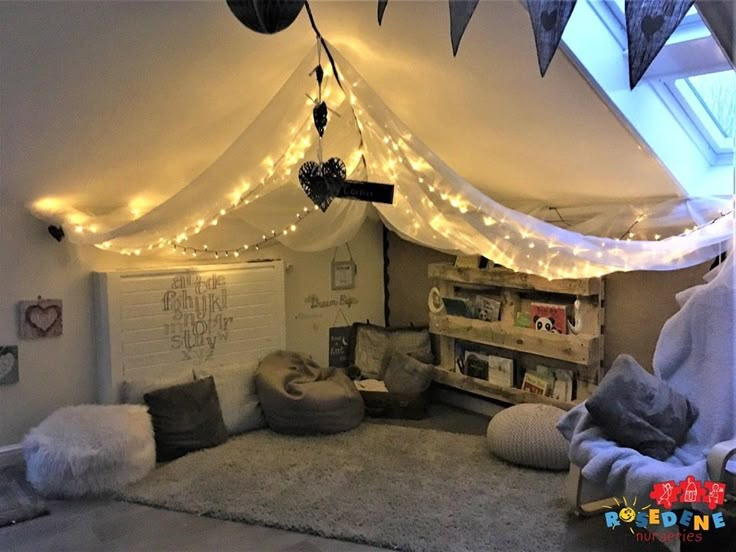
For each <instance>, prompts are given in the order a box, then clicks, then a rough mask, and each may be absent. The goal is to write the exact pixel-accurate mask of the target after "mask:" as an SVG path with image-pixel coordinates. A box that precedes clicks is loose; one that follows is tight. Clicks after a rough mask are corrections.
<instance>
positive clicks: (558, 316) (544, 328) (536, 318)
mask: <svg viewBox="0 0 736 552" xmlns="http://www.w3.org/2000/svg"><path fill="white" fill-rule="evenodd" d="M567 311H568V307H567V305H559V304H555V303H532V304H531V312H530V313H529V314H530V315H531V318H532V328H534V329H536V330H537V331H540V332H551V333H558V334H566V333H567Z"/></svg>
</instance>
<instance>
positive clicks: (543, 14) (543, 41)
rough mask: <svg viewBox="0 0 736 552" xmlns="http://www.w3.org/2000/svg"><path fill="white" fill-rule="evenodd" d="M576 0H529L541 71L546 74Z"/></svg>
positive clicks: (530, 16)
mask: <svg viewBox="0 0 736 552" xmlns="http://www.w3.org/2000/svg"><path fill="white" fill-rule="evenodd" d="M575 1H576V0H528V1H527V7H528V8H529V18H530V19H531V21H532V30H533V31H534V42H535V43H536V45H537V61H538V63H539V72H540V73H541V74H542V76H544V74H545V73H546V72H547V68H548V67H549V64H550V62H551V61H552V58H553V57H554V55H555V52H556V51H557V48H558V47H559V45H560V39H562V33H563V32H564V30H565V27H566V26H567V22H568V21H569V20H570V16H571V15H572V10H573V8H574V7H575Z"/></svg>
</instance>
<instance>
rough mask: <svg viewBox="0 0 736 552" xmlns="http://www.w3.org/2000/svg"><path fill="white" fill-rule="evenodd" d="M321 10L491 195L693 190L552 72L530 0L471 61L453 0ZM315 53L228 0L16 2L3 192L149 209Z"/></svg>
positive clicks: (585, 196) (488, 7)
mask: <svg viewBox="0 0 736 552" xmlns="http://www.w3.org/2000/svg"><path fill="white" fill-rule="evenodd" d="M312 7H313V11H314V14H315V17H316V19H317V23H318V25H319V27H320V30H321V31H322V33H323V35H324V36H325V37H326V38H327V39H328V40H329V41H331V42H332V43H333V44H334V45H335V46H336V47H337V48H338V49H339V50H340V51H341V52H342V53H343V55H345V56H346V57H347V58H348V59H349V60H350V61H351V62H352V63H353V65H354V66H355V67H356V68H357V70H358V71H360V72H361V73H362V74H363V76H364V77H365V78H366V79H367V81H368V82H369V83H370V84H371V86H372V87H373V88H374V89H375V90H377V91H378V92H379V93H380V94H381V95H382V97H383V99H384V101H385V102H386V103H387V104H388V105H389V106H391V107H392V109H393V110H394V111H395V113H396V114H397V115H399V117H401V118H402V119H403V120H404V121H405V122H406V123H407V124H408V126H409V127H410V128H412V129H413V130H414V132H415V134H416V135H417V136H419V137H420V138H421V139H422V140H424V141H425V142H426V143H427V144H428V145H429V146H430V147H431V148H432V149H434V151H435V152H436V153H437V154H438V155H439V156H440V157H442V158H443V159H444V160H445V161H446V162H447V163H448V164H449V165H450V166H452V167H453V168H455V170H456V171H457V172H458V173H460V174H461V175H462V176H464V177H465V178H466V179H468V180H469V181H471V182H472V183H474V184H475V185H477V186H478V187H480V188H482V189H483V190H484V191H486V192H487V193H488V194H489V195H491V196H492V197H494V198H496V199H499V200H502V201H510V200H529V199H532V200H541V201H545V202H547V203H549V204H554V205H563V204H585V203H590V202H599V201H612V200H618V199H628V198H632V197H655V196H673V195H676V194H677V193H678V192H677V190H678V188H677V186H676V185H675V183H674V182H673V181H672V179H671V177H670V176H669V174H668V173H667V171H666V170H665V169H664V168H663V167H662V166H661V165H660V164H659V162H658V161H657V160H656V159H655V158H654V157H653V156H652V155H651V154H650V153H648V152H647V151H646V150H642V149H641V148H640V147H639V144H638V143H637V140H636V139H635V138H634V137H633V136H632V135H631V134H630V133H629V132H628V131H627V130H626V128H625V127H624V126H623V125H622V124H621V122H620V121H619V120H618V119H617V118H616V116H615V115H613V114H612V113H611V112H610V111H609V109H608V107H607V106H606V105H605V104H604V102H603V101H602V100H601V99H600V98H599V97H598V95H597V94H596V93H595V91H594V90H593V89H592V88H591V87H590V86H589V84H588V83H587V82H586V81H585V79H584V78H583V77H582V76H581V75H580V74H579V73H578V72H577V70H576V69H575V67H574V66H573V65H572V64H571V63H570V61H569V60H568V59H567V58H566V57H565V56H564V54H563V53H562V52H558V54H557V56H556V57H555V59H554V60H553V62H552V65H551V67H550V69H549V71H548V73H547V76H546V77H545V78H544V79H541V78H540V76H539V71H538V68H537V64H536V54H535V50H534V40H533V37H532V34H531V27H530V24H529V21H528V15H527V13H526V11H525V10H524V8H523V7H522V5H521V4H520V3H519V2H517V1H515V0H514V1H511V0H509V1H494V2H482V3H481V4H480V5H479V7H478V8H477V10H476V14H475V17H474V18H473V20H472V21H471V22H470V25H469V27H468V30H467V32H466V34H465V37H464V39H463V42H462V44H461V46H460V52H459V54H458V57H457V58H453V57H452V53H451V48H450V42H449V33H448V26H449V13H448V8H447V3H446V2H444V1H443V2H399V1H397V0H391V1H390V2H389V6H388V9H387V11H386V15H385V18H384V23H383V27H379V26H378V24H377V22H376V2H375V1H355V2H335V1H326V2H317V1H313V2H312ZM313 44H314V36H313V33H312V31H311V28H310V27H309V24H308V21H307V16H306V13H304V12H303V13H302V14H301V15H300V16H299V19H298V20H297V21H296V22H295V23H294V25H292V27H290V28H289V29H287V30H286V31H284V32H282V33H279V34H277V35H273V36H266V35H259V34H256V33H253V32H251V31H249V30H248V29H246V28H245V27H243V26H242V25H241V24H240V23H239V22H238V21H237V20H236V19H235V17H233V16H232V15H231V13H230V11H229V9H228V8H227V6H226V5H225V3H224V1H223V2H207V3H203V2H189V3H185V2H161V3H149V2H145V3H135V2H121V3H26V2H21V3H17V4H12V3H2V4H0V131H1V132H0V140H1V141H0V155H1V156H2V157H1V158H0V178H1V180H0V186H2V188H1V190H2V192H3V200H5V201H16V202H19V203H26V202H29V201H31V200H33V199H36V198H39V197H41V196H54V197H59V198H63V199H68V200H69V201H72V202H74V203H75V204H76V205H78V206H87V207H88V208H89V209H90V210H93V211H95V212H98V213H99V212H103V211H104V210H106V209H108V208H112V207H115V206H120V205H121V204H126V203H129V202H131V201H133V202H135V201H136V200H138V201H139V203H140V207H141V208H142V209H144V210H145V209H147V207H148V205H149V204H150V203H151V202H156V201H157V200H158V199H161V198H164V197H167V196H168V195H170V194H171V193H172V192H174V191H176V190H178V189H179V188H181V187H182V186H183V185H185V184H186V183H188V182H189V181H190V180H191V179H192V178H194V177H195V176H196V175H197V174H198V173H199V172H200V171H202V170H203V169H204V168H205V167H206V166H207V165H208V164H209V163H210V162H211V161H212V160H214V159H215V158H216V157H217V156H218V155H219V153H220V152H221V151H222V150H223V149H224V148H225V147H226V146H227V145H228V144H229V143H230V142H231V141H232V140H233V139H234V138H235V137H236V136H237V135H238V134H239V132H240V131H241V130H242V129H244V128H245V127H246V126H247V125H248V124H249V122H250V121H251V120H252V119H253V118H254V117H255V116H256V115H257V114H258V112H259V111H260V109H261V108H262V107H263V106H264V105H265V104H266V102H267V101H268V99H269V98H270V97H271V95H272V94H273V93H274V92H275V91H276V90H277V89H278V88H279V87H280V85H281V84H282V83H283V81H284V80H285V79H286V78H287V77H288V75H290V74H291V72H292V71H293V70H294V68H295V67H296V65H297V64H298V62H299V61H300V60H301V59H302V58H303V56H304V55H305V54H306V52H307V50H308V49H309V48H310V47H311V46H312V45H313ZM305 92H306V91H305Z"/></svg>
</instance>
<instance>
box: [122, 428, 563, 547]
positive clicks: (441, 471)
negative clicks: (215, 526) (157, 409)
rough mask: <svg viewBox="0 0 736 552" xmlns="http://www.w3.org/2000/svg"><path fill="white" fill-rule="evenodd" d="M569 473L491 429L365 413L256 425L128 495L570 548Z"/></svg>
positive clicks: (363, 529)
mask: <svg viewBox="0 0 736 552" xmlns="http://www.w3.org/2000/svg"><path fill="white" fill-rule="evenodd" d="M563 486H564V474H559V473H549V472H541V471H534V470H528V469H523V468H517V467H513V466H510V465H508V464H505V463H503V462H501V461H499V460H496V459H494V458H493V457H491V456H490V455H489V453H488V450H487V449H486V444H485V439H484V438H482V437H480V436H474V435H461V434H456V433H448V432H442V431H433V430H426V429H416V428H409V427H400V426H388V425H381V424H363V425H361V426H360V427H358V428H357V429H355V430H353V431H350V432H348V433H343V434H339V435H331V436H319V437H289V436H283V435H278V434H275V433H273V432H271V431H269V430H263V431H256V432H252V433H248V434H245V435H243V436H240V437H237V438H234V439H231V440H230V441H229V442H228V443H226V444H224V445H221V446H219V447H216V448H214V449H209V450H205V451H200V452H196V453H193V454H190V455H188V456H186V457H184V458H181V459H179V460H177V461H174V462H172V463H170V464H168V465H165V466H162V467H160V468H158V469H156V470H155V471H154V472H153V473H152V474H150V475H149V476H148V477H146V478H145V479H144V480H142V481H140V482H138V483H136V484H134V485H132V486H131V487H129V488H128V489H127V490H126V491H125V492H124V493H122V496H121V497H120V498H122V499H123V500H128V501H131V502H138V503H141V504H147V505H151V506H158V507H161V508H167V509H172V510H179V511H184V512H191V513H195V514H199V515H206V516H212V517H216V518H221V519H230V520H236V521H245V522H250V523H256V524H261V525H267V526H272V527H279V528H283V529H291V530H296V531H300V532H305V533H312V534H316V535H320V536H325V537H332V538H337V539H343V540H348V541H354V542H361V543H366V544H372V545H376V546H383V547H387V548H395V549H399V550H407V551H412V552H413V551H417V552H418V551H428V552H434V551H437V552H466V551H468V552H469V551H473V552H476V551H481V550H482V551H504V552H505V551H509V550H514V551H516V552H525V551H536V550H540V549H545V550H562V549H564V548H565V546H564V541H565V532H566V523H567V519H568V516H567V510H566V507H565V504H564V500H563V498H562V497H563V496H564V495H563Z"/></svg>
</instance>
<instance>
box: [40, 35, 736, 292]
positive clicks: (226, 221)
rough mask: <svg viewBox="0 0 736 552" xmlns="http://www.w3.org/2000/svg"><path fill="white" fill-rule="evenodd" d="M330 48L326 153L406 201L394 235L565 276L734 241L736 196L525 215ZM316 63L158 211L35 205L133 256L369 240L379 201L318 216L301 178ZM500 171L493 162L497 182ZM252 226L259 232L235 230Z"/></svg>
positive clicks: (629, 266)
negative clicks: (455, 163) (363, 235)
mask: <svg viewBox="0 0 736 552" xmlns="http://www.w3.org/2000/svg"><path fill="white" fill-rule="evenodd" d="M330 49H331V51H332V53H333V55H334V57H335V59H336V63H337V68H338V71H339V73H340V77H341V81H342V85H343V89H342V90H341V89H340V88H339V87H338V86H337V83H336V82H335V78H334V76H333V75H332V72H331V70H330V68H329V67H328V66H325V73H326V79H325V83H326V88H325V92H324V94H323V98H324V99H325V101H326V102H327V104H328V106H329V107H330V108H331V109H332V110H334V112H335V114H330V117H329V124H328V126H327V129H326V131H325V138H324V141H323V150H324V157H325V159H326V158H329V157H339V158H341V159H343V160H344V161H345V163H346V165H347V168H348V173H349V175H350V177H351V178H354V179H364V178H367V179H368V180H370V181H376V182H386V183H392V184H394V185H395V198H394V204H393V205H382V204H376V205H375V208H376V209H377V210H378V213H379V214H380V217H381V218H382V219H383V221H384V223H385V224H386V225H387V226H388V227H389V228H391V229H392V230H394V231H395V232H397V233H398V234H400V235H401V236H402V237H404V238H406V239H408V240H411V241H414V242H416V243H419V244H422V245H425V246H428V247H432V248H435V249H439V250H443V251H448V252H461V253H464V254H480V255H484V256H486V257H488V258H489V259H492V260H493V261H494V262H496V263H499V264H501V265H504V266H506V267H508V268H511V269H514V270H518V271H521V272H528V273H532V274H538V275H541V276H544V277H548V278H566V277H589V276H599V275H603V274H606V273H610V272H614V271H621V270H670V269H676V268H683V267H687V266H691V265H694V264H698V263H701V262H704V261H706V260H708V259H711V258H713V257H715V256H716V255H718V254H719V253H720V252H722V251H723V250H724V248H725V247H726V246H727V244H728V242H729V241H730V240H732V239H733V236H734V229H735V225H734V217H733V215H732V213H733V199H732V198H731V197H717V198H692V199H678V198H670V199H667V200H664V201H658V202H648V203H641V204H629V203H627V202H626V200H625V198H622V202H621V203H620V204H615V205H607V206H602V207H601V208H598V209H590V210H588V212H583V211H582V210H581V209H579V208H576V209H567V210H566V209H564V208H561V207H560V208H558V207H554V208H551V207H549V206H527V207H526V208H525V209H524V210H526V211H527V213H525V212H522V211H520V210H513V209H511V208H509V207H506V206H504V205H501V204H500V203H498V202H496V201H494V200H493V199H492V198H490V197H488V196H486V195H485V194H484V193H482V192H481V191H480V190H478V189H477V188H476V187H474V186H473V185H472V184H470V183H469V182H467V181H465V180H464V179H463V178H462V177H461V176H460V175H458V174H456V173H455V172H454V171H453V170H452V169H451V168H450V167H448V166H447V165H446V164H445V163H444V162H443V161H442V160H441V159H439V158H438V157H437V156H436V155H435V154H434V153H433V152H432V151H431V150H430V149H429V148H428V147H427V146H425V145H424V144H423V143H422V142H421V141H420V140H419V139H418V138H417V137H416V136H414V135H413V134H412V133H411V132H410V130H409V129H407V128H406V127H405V126H404V124H403V123H402V122H401V121H400V120H399V119H398V118H397V117H396V116H395V115H394V114H393V113H392V112H391V110H390V109H389V108H388V107H387V106H386V105H385V104H384V103H383V102H382V101H381V99H380V97H379V96H378V95H377V94H376V93H375V92H374V91H373V90H372V89H371V88H370V87H369V86H368V84H367V83H366V82H365V81H364V80H363V79H362V78H361V76H360V75H359V74H358V73H357V72H356V71H355V70H354V69H353V67H352V66H351V65H350V64H349V63H348V62H347V61H346V60H345V59H344V58H343V57H342V56H341V55H340V54H339V52H337V50H336V49H335V48H334V47H333V46H331V47H330ZM316 64H317V52H316V50H315V51H312V52H310V54H309V55H307V57H306V58H305V59H304V61H303V62H302V63H301V64H300V65H299V67H298V68H297V69H296V71H295V72H294V73H293V75H292V76H291V77H290V78H289V79H288V80H287V82H286V83H285V84H284V86H283V87H282V88H281V90H279V92H278V93H277V94H276V95H275V96H274V97H273V99H272V101H271V102H270V103H269V104H268V106H267V107H266V108H265V109H264V110H263V111H262V112H261V114H260V115H259V116H258V117H257V118H256V120H255V121H254V122H253V123H252V124H251V125H250V126H249V127H248V128H247V129H246V130H245V131H244V132H243V133H242V134H241V135H240V136H239V137H238V138H237V139H236V140H235V141H234V142H233V144H232V145H231V146H230V147H229V148H228V149H227V150H226V151H225V152H224V153H223V154H222V155H221V156H220V157H219V158H218V159H216V160H215V161H214V162H213V163H212V164H211V165H210V166H209V167H208V168H207V169H206V170H205V171H204V172H202V174H200V175H199V176H198V177H197V178H195V179H194V180H193V181H192V182H191V183H189V184H188V185H186V186H184V187H183V188H182V189H181V190H180V191H179V192H178V193H176V194H174V195H173V196H171V197H169V198H168V199H166V200H165V201H163V202H162V203H160V204H158V205H156V206H155V207H153V208H152V209H150V210H149V211H148V212H145V213H138V212H131V210H130V208H129V206H125V207H121V208H120V209H117V210H113V211H111V212H107V213H104V214H96V215H94V216H93V215H90V214H89V213H84V212H81V211H78V210H76V209H75V208H74V207H73V206H70V205H65V204H61V203H60V202H57V201H52V200H40V201H37V202H36V203H34V204H33V205H32V206H31V209H32V210H33V212H34V213H35V214H36V215H37V216H39V217H41V218H43V219H44V220H48V221H50V222H53V223H58V224H62V225H63V226H64V228H65V230H66V233H67V235H68V237H69V239H70V240H72V241H74V242H77V243H88V244H95V245H97V246H98V247H102V248H104V249H109V250H112V251H119V252H121V253H124V254H135V255H146V254H152V253H153V252H154V251H158V250H159V249H163V250H164V251H167V250H168V249H172V248H176V249H177V250H178V251H184V252H187V251H192V252H195V250H199V254H200V256H203V257H204V258H205V259H208V260H212V255H214V252H215V251H218V252H224V251H227V252H228V253H232V252H236V251H240V252H242V251H243V249H244V246H245V245H249V243H250V244H251V245H252V244H253V243H259V242H262V241H263V240H264V239H269V241H270V239H274V240H276V239H278V240H279V241H281V242H283V243H284V244H286V245H287V246H288V247H291V248H293V249H297V250H303V251H315V250H322V249H326V248H329V247H334V246H336V245H338V244H340V243H344V242H345V241H346V240H348V239H350V238H351V237H352V236H353V235H354V234H355V232H357V230H358V228H359V227H360V225H361V224H362V222H363V220H364V219H365V217H366V216H367V214H368V213H369V211H370V210H371V209H372V208H371V207H370V205H368V204H366V203H363V202H355V201H349V200H341V199H336V200H335V201H333V203H332V205H331V206H330V207H329V209H328V210H327V212H326V213H322V212H319V211H315V210H314V208H313V206H312V205H311V202H310V201H309V199H308V198H307V197H306V195H305V194H304V193H303V191H302V190H301V188H300V187H299V182H298V179H297V173H298V170H299V167H300V165H301V164H302V163H303V162H304V161H305V160H309V159H316V158H317V151H316V148H317V142H318V141H317V133H316V131H315V129H314V125H313V123H312V107H313V103H312V101H311V100H310V99H309V98H307V97H306V96H305V93H306V94H311V95H312V96H314V95H315V94H314V91H315V89H316V84H315V81H314V78H313V77H312V76H310V75H309V73H310V72H311V70H312V69H313V68H314V67H315V65H316ZM450 132H457V135H458V136H457V139H458V140H472V139H473V137H472V136H465V135H464V134H463V132H462V129H453V130H451V131H450ZM361 155H363V156H364V157H365V160H366V164H365V166H364V164H363V163H362V161H361ZM492 163H493V160H492V159H489V173H492V170H493V169H492ZM550 185H551V186H552V185H554V183H550ZM297 215H298V217H297ZM307 215H308V216H307ZM568 218H569V220H568ZM542 219H547V220H550V221H555V222H556V224H552V223H551V222H546V221H545V220H542ZM581 219H582V220H581ZM571 221H572V222H571ZM240 222H245V223H246V224H247V228H249V229H250V230H249V232H245V233H241V232H240V231H239V230H237V228H238V226H237V225H236V223H240ZM220 223H222V224H223V225H224V226H226V227H227V228H228V229H229V228H231V227H232V229H233V231H231V232H218V236H217V240H218V242H223V243H211V244H209V246H208V248H207V252H206V253H204V254H203V252H202V248H203V247H204V244H206V243H207V242H206V240H205V238H206V237H208V233H209V232H210V229H211V228H212V227H213V226H217V225H219V224H220ZM220 228H222V227H220ZM257 234H259V235H257ZM642 238H646V239H642ZM225 242H227V243H225ZM185 248H186V249H185Z"/></svg>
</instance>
